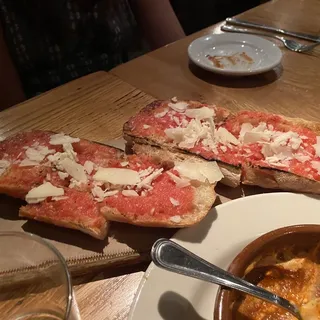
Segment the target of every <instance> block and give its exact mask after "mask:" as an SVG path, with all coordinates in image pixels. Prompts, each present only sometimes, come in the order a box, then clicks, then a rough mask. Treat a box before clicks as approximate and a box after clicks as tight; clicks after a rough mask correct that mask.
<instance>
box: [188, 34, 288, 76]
mask: <svg viewBox="0 0 320 320" xmlns="http://www.w3.org/2000/svg"><path fill="white" fill-rule="evenodd" d="M242 53H245V55H246V57H249V58H250V59H252V61H250V62H249V61H248V60H247V59H248V58H247V59H246V58H244V56H243V55H242ZM188 54H189V58H190V59H191V61H193V62H194V63H195V64H196V65H198V66H199V67H201V68H204V69H206V70H209V71H212V72H216V73H220V74H225V75H233V76H244V75H252V74H258V73H262V72H265V71H268V70H271V69H273V68H274V67H276V66H277V65H278V64H279V63H280V62H281V58H282V53H281V50H280V49H279V48H278V47H277V45H276V44H274V43H273V42H271V41H268V40H266V39H264V38H261V37H257V36H253V35H247V34H240V33H223V34H212V35H207V36H204V37H201V38H198V39H196V40H194V41H193V42H192V43H191V44H190V45H189V48H188ZM235 54H236V56H234V57H233V58H232V59H233V63H232V62H231V61H230V59H228V58H226V56H229V57H230V56H233V55H235ZM208 56H211V57H212V56H219V57H221V56H223V57H224V58H219V61H220V64H221V68H220V67H217V66H215V64H214V63H213V62H211V61H210V60H209V59H208Z"/></svg>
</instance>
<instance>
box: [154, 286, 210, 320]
mask: <svg viewBox="0 0 320 320" xmlns="http://www.w3.org/2000/svg"><path fill="white" fill-rule="evenodd" d="M158 310H159V313H160V315H161V317H162V319H164V320H177V319H185V320H188V319H190V320H205V319H204V318H202V317H201V316H200V315H199V314H198V313H197V311H196V310H195V309H194V307H193V306H192V304H191V303H190V302H189V301H188V300H187V299H186V298H184V297H182V296H181V295H179V294H178V293H175V292H172V291H167V292H165V293H164V294H163V295H162V296H161V297H160V300H159V303H158Z"/></svg>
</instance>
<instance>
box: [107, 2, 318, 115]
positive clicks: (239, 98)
mask: <svg viewBox="0 0 320 320" xmlns="http://www.w3.org/2000/svg"><path fill="white" fill-rule="evenodd" d="M319 14H320V5H319V1H318V0H303V1H301V0H274V1H269V2H267V3H266V4H264V5H261V6H260V7H257V8H254V9H252V10H250V11H248V12H245V13H243V14H241V15H240V16H239V17H241V18H242V19H245V20H249V21H254V22H260V23H265V24H269V25H273V26H276V27H282V28H286V29H288V30H294V31H300V32H307V33H310V34H319V33H320V25H319V23H318V16H319ZM220 26H221V24H218V25H215V26H213V27H210V28H207V29H205V30H203V31H200V32H198V33H196V34H194V35H191V36H189V37H187V38H185V39H183V40H180V41H178V42H176V43H173V44H171V45H168V46H166V47H163V48H161V49H159V50H157V51H154V52H151V53H149V54H147V55H144V56H142V57H139V58H138V59H136V60H133V61H131V62H128V63H126V64H124V65H121V66H119V67H117V68H115V69H113V70H112V71H111V72H112V73H113V74H115V75H117V76H118V77H120V78H121V79H123V80H125V81H126V82H129V83H130V84H132V85H134V86H135V87H137V88H139V89H141V90H142V91H144V92H147V93H149V94H151V95H152V96H154V97H157V98H170V97H173V96H177V97H178V98H181V99H189V98H192V99H199V100H202V101H207V102H213V103H216V104H218V105H220V106H223V107H227V108H230V109H232V110H234V111H237V110H239V109H252V110H267V111H270V112H277V113H281V114H284V115H287V116H293V115H294V116H297V117H303V118H305V119H310V120H320V112H319V101H320V90H319V83H320V48H319V47H318V49H316V50H314V51H313V52H311V53H308V54H299V53H295V52H291V51H289V50H287V49H284V48H283V46H282V45H281V44H280V43H278V44H279V46H280V47H281V49H282V52H283V59H282V66H279V67H277V68H276V69H275V70H273V71H270V72H267V73H265V74H262V75H256V76H249V77H239V78H232V77H223V76H221V75H216V74H213V73H210V72H208V71H204V70H202V69H200V68H198V67H196V66H195V65H193V64H192V63H190V62H189V59H188V55H187V48H188V45H189V44H190V43H191V42H192V41H193V40H194V39H196V38H198V37H200V36H202V35H205V34H211V33H220V32H221V31H220ZM275 41H276V40H275ZM298 41H300V40H298ZM301 41H302V42H303V40H301Z"/></svg>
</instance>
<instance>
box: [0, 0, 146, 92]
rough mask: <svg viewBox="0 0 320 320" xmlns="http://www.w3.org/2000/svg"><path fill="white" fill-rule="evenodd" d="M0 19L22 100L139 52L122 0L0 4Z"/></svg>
mask: <svg viewBox="0 0 320 320" xmlns="http://www.w3.org/2000/svg"><path fill="white" fill-rule="evenodd" d="M41 2H42V3H46V4H45V5H43V4H41ZM81 2H82V3H85V5H81ZM37 3H38V4H39V3H40V4H39V6H40V8H39V7H36V5H35V4H37ZM30 4H31V5H30ZM32 4H34V6H32ZM41 6H42V7H43V8H44V9H46V11H47V12H43V10H44V9H43V8H41ZM0 21H1V23H2V27H3V30H4V35H5V39H6V43H7V46H8V48H9V52H10V54H11V56H12V59H13V61H14V63H15V65H16V68H17V70H18V72H19V75H20V78H21V81H22V84H23V87H24V90H25V92H26V94H27V96H28V97H31V96H33V95H35V94H37V93H40V92H44V91H46V90H49V89H51V88H54V87H56V86H58V85H60V84H63V83H66V82H68V81H70V80H73V79H76V78H78V77H81V76H83V75H86V74H88V73H91V72H94V71H97V70H109V69H110V68H112V67H114V66H116V65H117V64H119V63H122V62H124V61H127V60H128V59H129V58H130V55H131V54H133V55H134V53H135V52H136V51H139V50H140V49H141V47H140V46H139V45H137V44H138V35H137V25H136V21H135V19H134V16H133V14H132V12H131V9H130V6H129V4H128V0H115V1H110V0H96V1H94V0H93V1H92V0H86V1H85V2H84V1H81V0H79V1H77V0H36V1H31V0H0Z"/></svg>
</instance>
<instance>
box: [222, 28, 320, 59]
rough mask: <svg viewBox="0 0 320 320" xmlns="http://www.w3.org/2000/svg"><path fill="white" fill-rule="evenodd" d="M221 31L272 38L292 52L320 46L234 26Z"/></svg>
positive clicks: (319, 43) (318, 43)
mask: <svg viewBox="0 0 320 320" xmlns="http://www.w3.org/2000/svg"><path fill="white" fill-rule="evenodd" d="M221 30H222V31H226V32H236V33H246V34H254V35H257V36H265V37H271V38H274V39H277V40H279V41H282V42H283V44H284V46H285V47H286V48H287V49H289V50H291V51H295V52H299V53H303V52H308V51H311V50H312V49H314V48H315V47H317V46H319V45H320V42H316V43H313V44H302V43H300V42H297V41H295V40H291V39H286V38H284V37H280V36H276V35H274V34H271V33H263V32H256V31H252V30H250V29H242V28H235V27H232V26H222V27H221Z"/></svg>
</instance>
